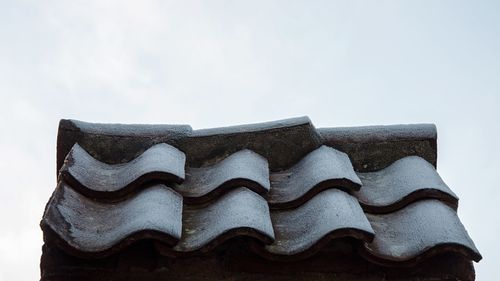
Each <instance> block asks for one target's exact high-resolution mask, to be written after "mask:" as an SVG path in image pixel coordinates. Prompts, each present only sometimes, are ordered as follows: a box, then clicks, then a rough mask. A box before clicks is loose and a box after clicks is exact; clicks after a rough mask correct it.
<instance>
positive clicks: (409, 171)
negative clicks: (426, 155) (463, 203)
mask: <svg viewBox="0 0 500 281" xmlns="http://www.w3.org/2000/svg"><path fill="white" fill-rule="evenodd" d="M358 176H359V178H360V179H361V181H362V182H363V188H361V189H360V190H359V191H358V192H355V195H356V196H357V198H358V200H359V202H360V204H361V206H362V207H363V209H364V210H365V211H366V212H370V213H388V212H393V211H395V210H397V209H401V208H402V207H404V206H406V205H408V204H409V203H411V202H414V201H416V200H419V199H423V198H436V199H439V200H441V201H444V202H446V203H448V204H449V205H450V206H453V207H454V208H455V209H456V207H457V205H458V198H457V196H456V195H455V194H454V193H453V192H452V191H451V190H450V188H448V186H447V185H446V184H445V183H444V182H443V180H442V179H441V177H440V176H439V174H438V173H437V172H436V169H435V168H434V166H432V165H431V164H430V163H429V162H427V161H426V160H425V159H423V158H421V157H418V156H409V157H405V158H402V159H400V160H398V161H396V162H394V163H393V164H392V165H390V166H389V167H387V168H385V169H383V170H380V171H378V172H372V173H359V174H358Z"/></svg>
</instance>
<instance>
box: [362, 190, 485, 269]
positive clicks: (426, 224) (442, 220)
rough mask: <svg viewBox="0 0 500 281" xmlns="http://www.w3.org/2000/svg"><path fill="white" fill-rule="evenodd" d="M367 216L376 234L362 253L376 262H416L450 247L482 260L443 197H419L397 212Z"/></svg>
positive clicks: (407, 263) (392, 263) (469, 256)
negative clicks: (442, 199) (441, 200)
mask: <svg viewBox="0 0 500 281" xmlns="http://www.w3.org/2000/svg"><path fill="white" fill-rule="evenodd" d="M367 217H368V220H369V221H370V223H371V225H372V227H373V229H374V230H375V233H376V235H375V239H374V240H373V242H372V243H366V244H365V247H363V250H362V254H363V255H364V256H365V257H366V258H368V259H369V260H371V261H373V262H376V263H379V264H383V265H388V266H405V265H413V264H416V263H418V262H420V261H422V260H424V259H426V258H429V257H430V256H433V255H436V254H438V253H443V252H447V251H452V252H457V253H460V254H462V255H464V256H466V257H467V258H469V259H471V260H474V261H479V260H481V255H480V254H479V252H478V250H477V249H476V247H475V245H474V242H472V240H471V239H470V237H469V235H468V234H467V231H466V230H465V228H464V226H463V225H462V223H461V222H460V220H459V218H458V216H457V213H456V212H455V210H453V209H452V208H450V207H449V206H448V205H446V204H443V203H442V202H440V201H439V200H433V199H431V200H422V201H417V202H415V203H412V204H410V205H408V206H406V207H405V208H404V209H401V210H399V211H396V212H394V213H389V214H384V215H380V214H379V215H375V214H367Z"/></svg>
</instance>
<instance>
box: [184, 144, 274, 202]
mask: <svg viewBox="0 0 500 281" xmlns="http://www.w3.org/2000/svg"><path fill="white" fill-rule="evenodd" d="M234 180H239V181H240V182H241V181H243V182H245V181H246V182H248V183H249V184H254V183H256V184H257V185H259V187H260V189H262V190H264V191H268V190H269V187H270V183H269V166H268V163H267V160H266V159H265V158H264V157H262V156H260V155H259V154H257V153H255V152H253V151H251V150H248V149H244V150H240V151H238V152H236V153H233V154H231V155H230V156H229V157H227V158H225V159H223V160H222V161H220V162H218V163H217V164H215V165H213V166H208V167H203V168H188V170H187V173H186V180H185V181H184V182H183V183H182V184H179V185H177V186H176V187H175V190H176V191H177V192H179V193H180V194H182V195H183V196H185V197H200V196H204V195H206V194H208V193H210V192H211V191H213V190H215V189H216V188H218V187H221V186H223V185H224V184H226V183H228V182H230V181H234ZM240 184H241V183H240Z"/></svg>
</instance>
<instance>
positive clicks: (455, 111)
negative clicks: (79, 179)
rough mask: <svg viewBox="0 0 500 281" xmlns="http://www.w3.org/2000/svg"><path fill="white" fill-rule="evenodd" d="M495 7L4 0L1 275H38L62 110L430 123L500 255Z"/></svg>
mask: <svg viewBox="0 0 500 281" xmlns="http://www.w3.org/2000/svg"><path fill="white" fill-rule="evenodd" d="M499 15H500V2H498V1H467V2H466V1H442V0H439V1H434V0H432V1H342V2H340V1H213V0H212V1H185V0H183V1H150V0H143V1H124V0H121V1H109V0H92V1H90V0H87V1H56V0H47V1H25V0H15V1H14V0H12V1H9V0H0V98H1V99H0V100H1V102H0V131H1V132H2V133H1V134H2V135H1V138H0V150H1V154H0V155H2V160H1V161H0V165H1V166H0V170H1V171H2V180H3V181H2V185H1V187H0V198H2V206H1V212H0V221H1V222H2V228H1V231H0V280H36V279H38V278H39V258H40V254H41V251H40V248H41V244H42V232H41V231H40V229H39V227H38V222H39V220H40V218H41V216H42V212H43V208H44V204H45V203H46V201H47V200H48V198H49V197H50V194H51V192H52V190H53V189H54V187H55V174H56V173H55V149H56V145H55V138H56V130H57V124H58V121H59V119H60V118H74V119H80V120H85V121H91V122H120V123H187V124H191V125H192V126H193V127H194V128H205V127H216V126H222V125H232V124H242V123H251V122H260V121H268V120H275V119H283V118H287V117H294V116H301V115H308V116H309V117H310V118H311V119H312V121H313V123H314V124H315V125H316V127H324V126H357V125H370V124H398V123H421V122H426V123H435V124H436V125H437V128H438V136H439V140H438V150H439V160H438V170H439V172H440V174H441V175H442V177H443V178H444V180H445V181H446V182H447V183H448V185H449V186H450V187H451V188H452V189H453V190H454V191H455V192H456V193H457V194H458V195H459V196H460V198H461V200H460V206H459V215H460V217H461V219H462V222H463V223H464V224H465V226H466V228H467V229H468V230H469V234H470V235H471V237H472V238H473V240H474V241H475V242H476V245H477V247H478V248H479V250H480V251H481V253H482V254H483V257H484V259H483V261H481V262H480V263H479V264H477V265H476V269H477V279H478V280H495V276H498V273H496V272H497V271H498V268H497V267H498V261H500V243H499V240H498V238H497V237H498V236H499V235H500V233H499V232H500V231H499V230H500V218H499V217H498V213H499V208H498V205H497V202H499V200H500V192H499V187H498V182H499V181H498V175H499V174H500V164H499V159H500V152H499V149H498V144H500V131H499V129H500V125H499V122H500V16H499Z"/></svg>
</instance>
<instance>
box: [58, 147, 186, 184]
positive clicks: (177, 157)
mask: <svg viewBox="0 0 500 281" xmlns="http://www.w3.org/2000/svg"><path fill="white" fill-rule="evenodd" d="M185 161H186V156H185V155H184V153H183V152H181V151H180V150H178V149H177V148H175V147H173V146H171V145H168V144H165V143H161V144H157V145H154V146H152V147H150V148H149V149H148V150H146V151H145V152H144V153H142V154H141V155H140V156H139V157H137V158H135V159H133V160H132V161H130V162H128V163H124V164H115V165H110V164H106V163H103V162H100V161H98V160H96V159H94V158H93V157H92V156H91V155H90V154H88V153H87V152H86V151H85V150H84V149H83V148H82V147H81V146H80V145H78V144H75V145H74V146H73V148H72V149H71V151H70V152H69V154H68V156H67V157H66V161H65V164H64V166H63V167H62V169H61V172H62V173H68V174H70V175H71V176H72V177H73V178H75V179H76V180H77V181H78V182H79V183H80V184H82V185H83V186H85V187H86V188H88V189H90V190H94V191H99V192H111V191H117V190H119V189H122V188H124V187H126V186H127V185H129V184H131V183H133V182H134V181H135V180H137V179H139V178H140V177H141V176H144V175H147V174H148V173H157V174H158V173H163V174H167V175H173V176H174V177H178V178H181V179H182V178H184V164H185Z"/></svg>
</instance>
